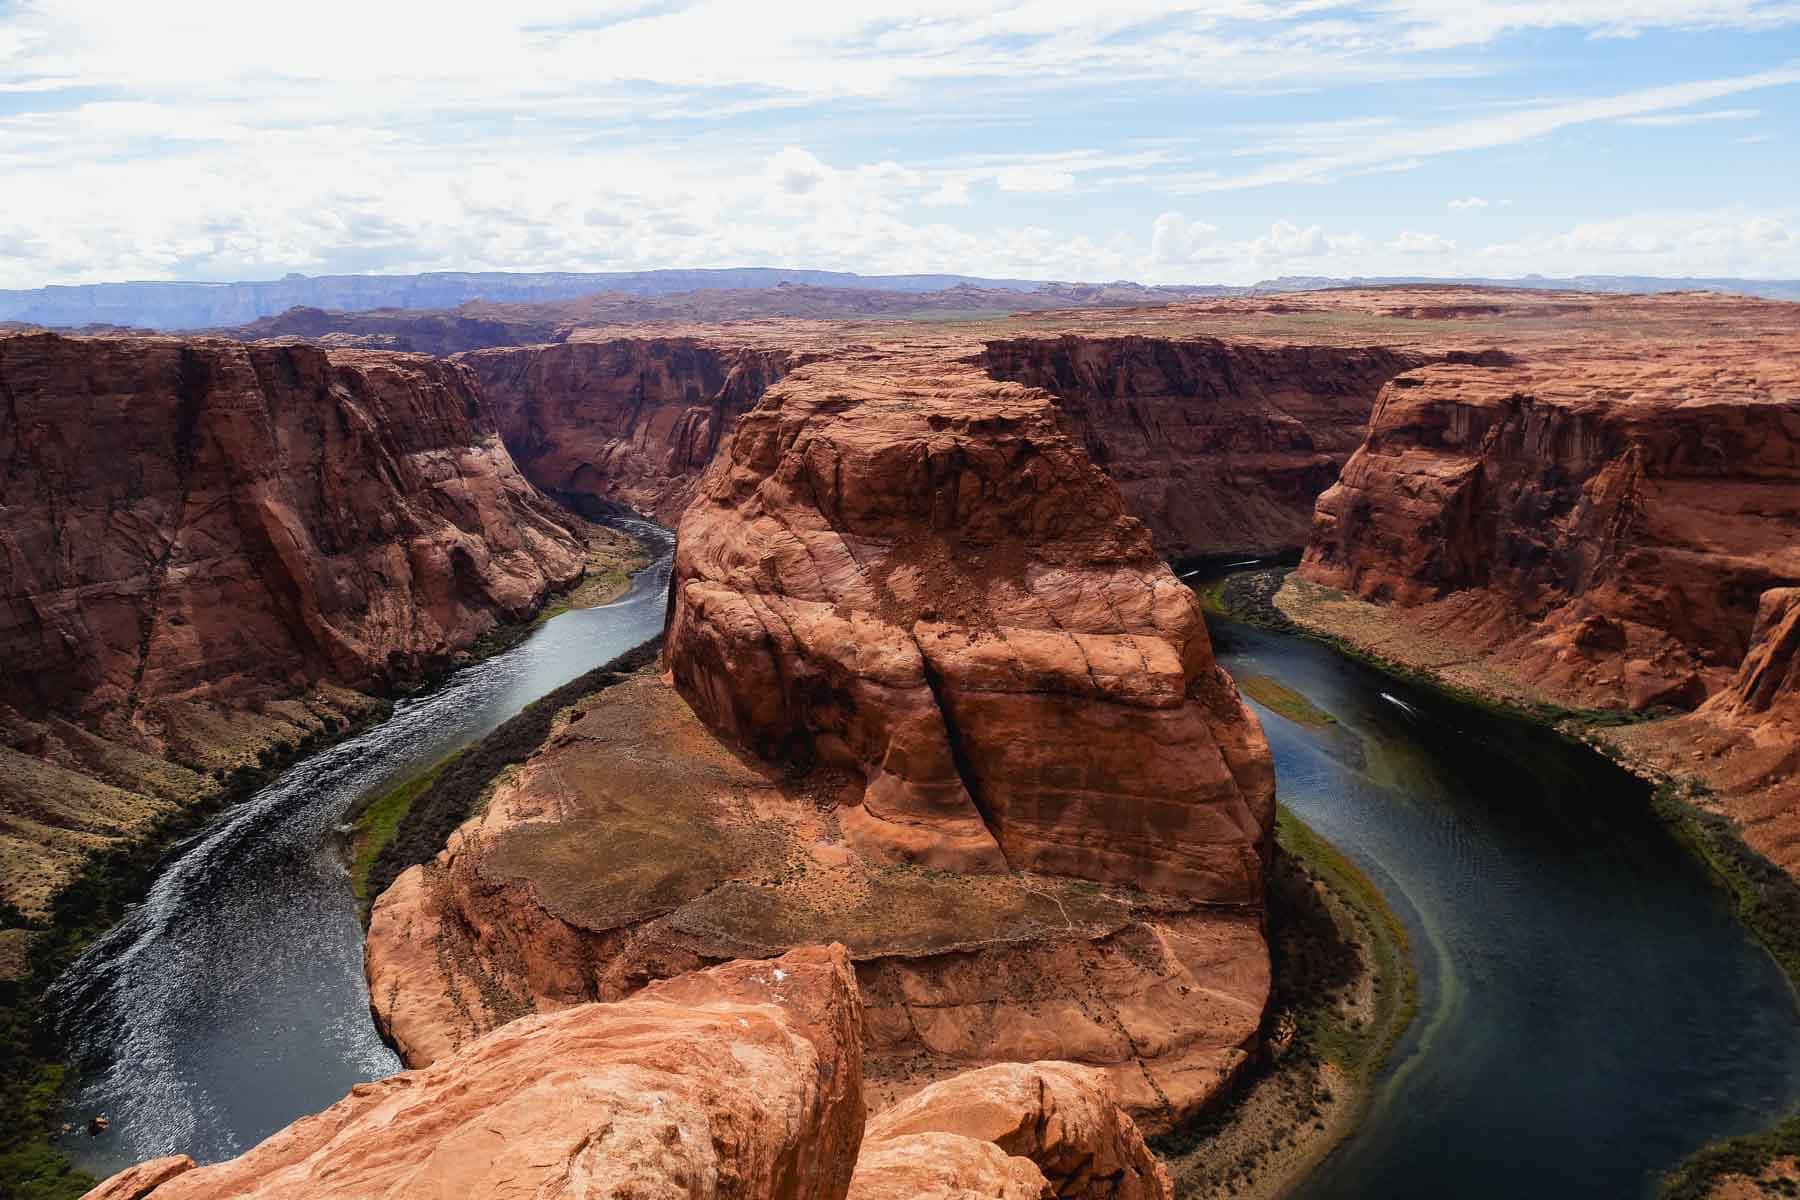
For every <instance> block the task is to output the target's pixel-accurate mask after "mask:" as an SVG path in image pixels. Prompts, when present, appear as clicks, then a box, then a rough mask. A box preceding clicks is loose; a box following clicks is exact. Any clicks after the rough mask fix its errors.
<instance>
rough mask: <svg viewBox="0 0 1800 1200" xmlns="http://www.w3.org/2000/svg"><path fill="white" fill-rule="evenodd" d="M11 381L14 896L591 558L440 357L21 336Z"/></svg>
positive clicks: (7, 587)
mask: <svg viewBox="0 0 1800 1200" xmlns="http://www.w3.org/2000/svg"><path fill="white" fill-rule="evenodd" d="M0 393H3V395H4V399H5V402H6V403H5V408H4V410H3V411H0V458H3V459H4V460H5V461H6V462H7V463H8V464H9V467H8V469H7V471H6V473H5V475H4V477H3V478H0V514H4V520H0V657H4V659H5V661H6V664H7V670H6V671H5V672H4V675H3V676H0V743H3V744H0V759H3V760H4V766H3V767H0V779H4V780H5V782H4V783H0V853H3V855H4V859H5V862H6V866H7V870H6V871H5V873H4V874H5V879H6V899H8V900H11V901H12V902H14V903H18V904H21V905H22V906H23V907H26V908H28V909H29V908H34V907H36V906H38V905H40V904H41V903H42V902H43V900H44V898H45V897H47V895H48V894H49V893H50V891H52V890H53V889H54V887H55V886H56V885H57V884H58V883H59V882H60V881H61V880H62V879H64V878H66V877H67V876H68V873H69V872H70V871H71V870H72V869H73V866H74V864H75V863H77V862H78V861H79V860H80V858H81V857H82V855H84V854H85V853H86V852H87V851H88V850H90V849H92V848H95V847H96V846H99V845H103V844H105V843H106V842H107V841H109V840H110V839H112V838H116V837H119V836H124V835H128V834H131V833H133V832H136V831H138V830H140V829H142V828H144V827H146V826H147V824H148V823H149V822H151V821H153V820H154V819H155V818H156V816H157V815H158V814H159V813H161V812H165V811H167V810H168V809H169V808H170V807H172V806H175V805H179V804H181V803H184V802H187V801H191V800H192V799H194V798H195V797H197V796H200V795H203V794H205V793H206V792H207V791H208V790H209V789H210V788H211V787H212V786H213V785H214V776H215V775H217V774H223V773H225V772H227V771H229V770H231V769H232V768H234V767H237V766H241V765H244V764H246V763H249V764H254V763H255V762H256V759H257V754H258V752H259V751H265V750H267V749H268V748H270V747H271V746H274V745H276V744H277V743H282V742H286V743H289V744H292V743H294V742H297V741H300V740H302V739H304V738H305V737H306V736H308V735H309V734H312V733H316V732H321V731H324V730H327V729H329V728H331V727H332V726H334V725H338V724H341V723H342V722H343V720H345V719H347V718H348V717H351V716H354V715H355V714H357V713H359V712H361V711H363V710H364V709H366V708H367V707H368V706H369V703H370V702H369V701H368V699H367V698H366V697H364V696H361V695H358V694H357V693H356V692H355V691H354V690H352V689H368V688H371V687H378V686H381V685H383V684H385V683H387V682H390V681H393V680H395V679H400V678H407V677H416V676H418V675H420V674H421V673H423V672H425V671H428V670H430V669H432V668H433V667H434V666H436V665H439V664H442V663H445V662H447V661H448V660H449V658H450V656H451V655H452V654H453V653H454V652H456V651H458V650H459V649H461V648H463V647H465V646H467V645H469V644H470V643H471V642H473V641H474V640H475V639H476V638H477V637H479V636H480V635H481V634H483V633H485V632H486V631H488V630H489V629H492V628H493V627H494V625H495V624H496V622H498V621H501V620H506V619H509V618H518V617H523V616H525V615H527V614H529V613H530V612H531V611H533V610H534V609H535V608H536V607H537V606H538V605H539V604H540V603H541V602H542V600H543V597H544V596H545V594H546V593H547V592H548V591H549V590H550V589H551V588H553V587H555V586H558V585H561V584H565V583H568V582H570V581H572V580H573V579H575V578H577V577H578V576H579V575H580V573H581V571H582V569H583V564H584V559H585V555H584V550H583V548H582V546H581V544H580V542H579V541H578V540H577V539H576V538H575V537H574V536H573V534H572V533H571V531H570V529H569V528H568V527H567V524H566V520H565V519H564V518H563V517H562V516H561V515H560V514H559V513H557V512H556V511H555V510H553V508H552V507H551V506H550V505H549V504H548V503H547V502H546V501H545V500H544V499H543V498H542V497H541V496H539V495H538V494H537V493H536V492H535V491H534V490H533V489H532V488H531V486H530V485H529V484H528V483H527V482H526V481H525V480H524V479H523V478H522V477H521V476H520V475H519V473H518V471H517V470H516V469H515V468H514V466H513V463H512V460H511V457H510V456H509V455H508V454H507V452H506V449H505V447H504V445H502V444H501V442H500V439H499V437H498V434H497V431H496V429H495V426H494V423H493V419H492V417H491V415H490V414H489V412H488V410H487V408H486V406H485V405H484V404H483V403H482V400H481V397H480V394H479V392H478V390H477V387H476V384H475V381H474V379H473V377H472V376H471V375H470V374H469V373H468V372H467V371H466V370H464V369H462V368H460V367H457V366H455V365H452V364H449V363H445V362H440V361H435V360H430V359H424V358H417V357H410V356H395V355H384V354H374V353H366V352H326V351H322V350H319V349H317V348H313V347H307V346H291V347H265V346H255V347H251V346H243V345H239V344H234V343H229V342H213V341H191V340H190V341H182V340H177V339H169V338H91V339H90V338H63V337H57V336H53V335H48V334H41V335H19V336H10V337H4V338H0Z"/></svg>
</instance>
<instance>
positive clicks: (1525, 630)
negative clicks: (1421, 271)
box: [1301, 356, 1800, 709]
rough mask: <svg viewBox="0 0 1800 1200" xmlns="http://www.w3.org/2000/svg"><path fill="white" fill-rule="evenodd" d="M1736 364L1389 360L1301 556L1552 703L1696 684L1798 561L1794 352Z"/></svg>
mask: <svg viewBox="0 0 1800 1200" xmlns="http://www.w3.org/2000/svg"><path fill="white" fill-rule="evenodd" d="M1747 366H1748V370H1747V371H1746V372H1745V374H1744V376H1743V377H1740V378H1735V379H1734V378H1732V377H1731V376H1730V375H1729V374H1726V373H1722V372H1720V371H1718V370H1717V367H1716V364H1714V363H1712V362H1711V361H1709V360H1708V359H1707V358H1706V357H1704V356H1702V357H1701V358H1700V360H1699V361H1698V362H1697V363H1694V364H1692V365H1691V367H1690V369H1689V370H1688V371H1686V372H1685V373H1684V372H1683V371H1682V370H1681V369H1680V367H1679V366H1672V365H1670V364H1667V363H1649V364H1640V365H1639V366H1637V367H1635V368H1633V367H1630V366H1628V365H1626V364H1622V363H1617V362H1599V363H1593V362H1590V363H1585V364H1584V363H1574V364H1569V363H1557V364H1554V365H1529V364H1527V365H1515V366H1499V367H1481V366H1473V365H1454V364H1445V365H1438V366H1431V367H1425V368H1422V369H1420V370H1417V371H1413V372H1410V373H1408V374H1406V375H1403V376H1401V377H1400V378H1398V379H1396V380H1395V381H1394V382H1393V383H1392V384H1390V385H1389V386H1388V388H1387V390H1386V391H1384V393H1383V395H1382V398H1381V402H1380V403H1379V404H1378V406H1377V408H1376V411H1375V414H1374V417H1373V418H1372V420H1371V423H1370V429H1369V438H1368V441H1367V443H1366V444H1365V445H1364V446H1363V448H1362V449H1360V450H1359V451H1358V452H1357V453H1356V455H1355V457H1353V458H1352V459H1351V461H1350V463H1349V464H1348V465H1347V466H1346V467H1345V468H1344V473H1343V477H1342V478H1341V480H1340V481H1339V482H1338V484H1337V485H1336V486H1334V487H1333V488H1332V489H1331V490H1330V491H1328V492H1326V493H1325V494H1324V495H1323V496H1322V497H1320V500H1319V504H1318V514H1317V520H1316V523H1315V526H1314V529H1313V536H1312V540H1311V543H1310V544H1309V546H1308V549H1307V553H1306V559H1305V562H1304V563H1303V565H1302V567H1301V575H1302V576H1303V577H1304V578H1306V579H1308V580H1311V581H1313V582H1315V583H1319V584H1324V585H1326V586H1329V587H1333V588H1337V589H1340V590H1343V591H1346V592H1350V593H1352V594H1355V595H1358V596H1361V597H1364V598H1366V599H1370V600H1374V601H1377V602H1379V603H1384V604H1391V605H1396V606H1399V607H1402V608H1409V609H1419V610H1421V611H1420V612H1419V613H1418V614H1416V615H1415V616H1414V617H1413V618H1411V621H1412V623H1413V624H1414V625H1417V626H1429V627H1433V628H1437V627H1456V628H1457V629H1459V630H1460V631H1461V634H1462V637H1463V640H1464V641H1465V642H1467V643H1469V644H1471V645H1475V646H1478V647H1479V648H1480V650H1481V651H1482V652H1483V653H1485V654H1487V655H1490V656H1492V657H1494V658H1497V659H1500V660H1503V661H1504V662H1505V663H1507V664H1509V667H1510V670H1511V671H1512V672H1513V673H1515V674H1517V675H1519V676H1521V677H1523V678H1527V679H1530V680H1531V681H1533V683H1534V685H1535V686H1536V687H1537V688H1538V689H1539V690H1540V691H1541V692H1543V693H1545V694H1547V695H1549V696H1550V697H1552V698H1555V699H1557V700H1560V701H1563V702H1565V703H1571V704H1575V705H1579V706H1583V707H1605V708H1614V707H1624V708H1633V709H1644V708H1651V707H1655V706H1658V705H1672V706H1676V707H1682V708H1691V707H1693V706H1695V705H1698V704H1699V703H1701V702H1702V701H1703V700H1705V699H1706V698H1707V697H1708V696H1710V695H1712V694H1715V693H1717V692H1718V691H1719V690H1720V689H1721V688H1723V687H1724V686H1726V684H1727V683H1728V681H1729V680H1730V679H1731V678H1732V675H1733V673H1734V672H1735V670H1736V669H1737V666H1738V664H1739V663H1740V662H1742V661H1743V659H1744V657H1745V654H1746V652H1747V651H1748V650H1749V647H1750V644H1751V638H1752V634H1753V629H1754V627H1755V625H1756V621H1757V608H1758V604H1759V600H1760V597H1761V596H1762V595H1763V593H1764V592H1765V591H1767V590H1769V589H1770V588H1773V587H1777V586H1780V585H1782V584H1785V583H1791V582H1793V581H1796V580H1800V503H1796V499H1795V498H1796V496H1800V371H1796V370H1795V369H1794V365H1793V364H1792V363H1787V364H1779V363H1778V364H1758V363H1756V362H1755V361H1754V360H1752V361H1751V362H1750V363H1749V364H1747ZM1759 367H1762V368H1763V369H1762V370H1760V371H1759V370H1758V368H1759Z"/></svg>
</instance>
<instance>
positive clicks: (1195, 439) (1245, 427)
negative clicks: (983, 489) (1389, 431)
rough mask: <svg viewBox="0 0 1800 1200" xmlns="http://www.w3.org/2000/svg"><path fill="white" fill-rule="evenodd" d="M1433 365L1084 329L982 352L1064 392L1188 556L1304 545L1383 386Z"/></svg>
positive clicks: (1159, 526)
mask: <svg viewBox="0 0 1800 1200" xmlns="http://www.w3.org/2000/svg"><path fill="white" fill-rule="evenodd" d="M1423 361H1424V359H1423V357H1422V356H1420V355H1417V354H1409V353H1406V352H1402V351H1396V350H1389V349H1384V348H1379V347H1376V348H1359V349H1339V348H1334V347H1327V346H1290V347H1277V348H1266V347H1259V346H1248V345H1237V344H1232V343H1228V342H1221V341H1213V340H1209V339H1198V338H1195V339H1168V338H1153V337H1079V336H1067V337H1060V338H1015V339H1009V340H1004V341H993V342H989V343H987V347H986V350H985V351H984V353H983V354H982V356H981V363H982V365H983V367H984V368H985V369H986V370H987V372H988V373H989V374H990V375H992V376H993V377H994V378H996V379H1002V380H1008V381H1011V382H1015V383H1023V384H1027V385H1030V386H1032V387H1038V388H1042V389H1044V390H1045V391H1047V392H1049V393H1050V394H1051V395H1053V396H1055V397H1056V401H1057V404H1058V406H1059V407H1060V409H1061V410H1062V412H1063V413H1064V415H1065V416H1066V417H1067V418H1068V421H1069V424H1070V426H1071V428H1072V430H1073V431H1074V433H1075V436H1076V438H1077V439H1078V440H1079V441H1080V442H1081V443H1082V444H1083V445H1084V446H1085V447H1086V449H1087V452H1088V455H1089V456H1090V457H1091V458H1092V459H1093V460H1094V461H1095V462H1096V463H1098V464H1099V465H1100V466H1101V467H1102V468H1103V469H1104V470H1105V471H1106V472H1107V473H1108V474H1109V475H1111V476H1112V477H1113V479H1114V480H1116V481H1117V483H1118V485H1119V490H1120V492H1121V493H1122V494H1123V496H1124V497H1125V502H1126V505H1127V507H1129V508H1130V510H1131V511H1132V512H1133V513H1135V514H1136V515H1137V516H1138V517H1139V518H1141V519H1142V520H1143V521H1144V522H1145V523H1146V524H1147V525H1148V526H1149V527H1150V530H1151V533H1152V534H1153V535H1154V536H1155V538H1156V543H1157V547H1158V549H1160V550H1161V551H1162V552H1163V553H1165V554H1168V555H1171V556H1174V557H1177V558H1185V557H1192V556H1197V555H1206V554H1220V553H1231V552H1237V551H1246V552H1266V551H1273V550H1283V549H1290V548H1294V547H1298V546H1301V545H1303V544H1304V543H1305V541H1306V538H1307V533H1308V531H1309V529H1310V528H1311V525H1312V511H1313V502H1314V501H1315V500H1316V499H1317V498H1318V496H1319V494H1320V493H1321V492H1323V491H1324V490H1325V489H1326V488H1327V487H1329V486H1330V485H1331V484H1332V483H1333V482H1334V481H1335V480H1336V479H1337V475H1338V471H1339V470H1340V468H1342V466H1343V464H1344V463H1345V461H1346V460H1347V459H1349V457H1350V455H1351V452H1352V451H1354V450H1355V449H1356V447H1357V446H1358V445H1359V444H1361V442H1362V437H1363V430H1364V427H1365V426H1366V424H1367V422H1368V418H1369V412H1370V410H1371V409H1372V408H1373V406H1374V403H1375V397H1376V395H1377V393H1378V392H1379V391H1380V389H1381V386H1382V385H1383V384H1384V383H1386V382H1387V381H1388V380H1389V379H1392V378H1393V377H1394V376H1395V375H1398V374H1399V373H1401V372H1402V371H1404V370H1406V369H1407V368H1409V367H1412V366H1416V365H1418V364H1419V363H1421V362H1423Z"/></svg>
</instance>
